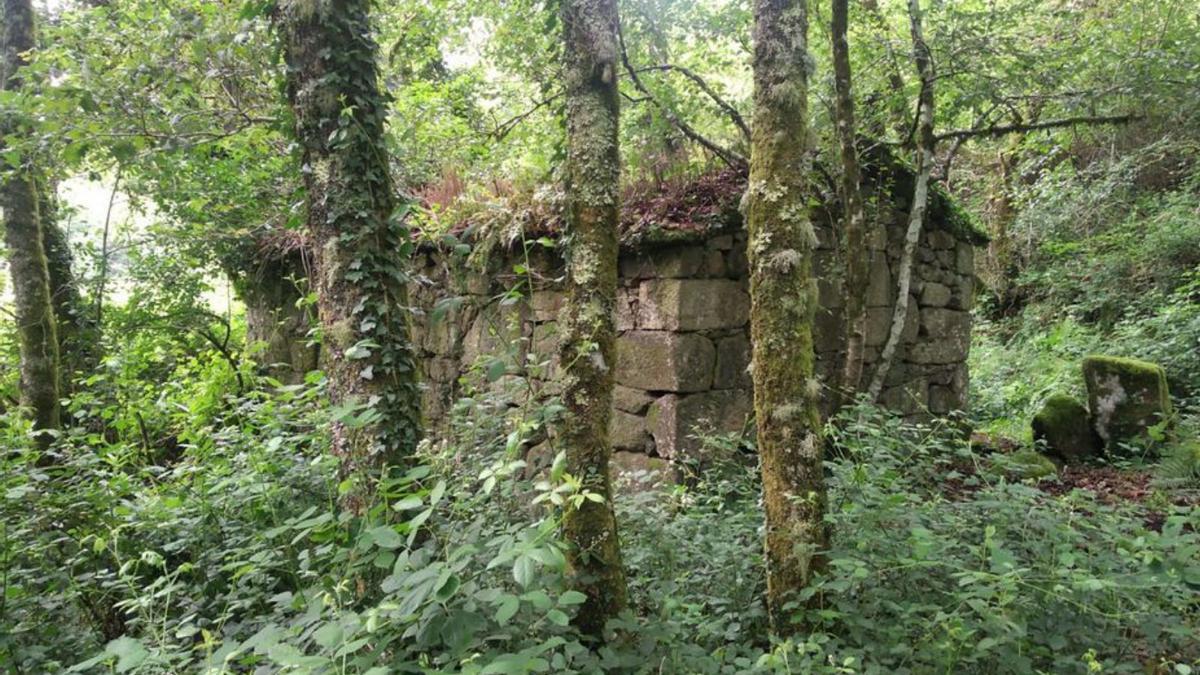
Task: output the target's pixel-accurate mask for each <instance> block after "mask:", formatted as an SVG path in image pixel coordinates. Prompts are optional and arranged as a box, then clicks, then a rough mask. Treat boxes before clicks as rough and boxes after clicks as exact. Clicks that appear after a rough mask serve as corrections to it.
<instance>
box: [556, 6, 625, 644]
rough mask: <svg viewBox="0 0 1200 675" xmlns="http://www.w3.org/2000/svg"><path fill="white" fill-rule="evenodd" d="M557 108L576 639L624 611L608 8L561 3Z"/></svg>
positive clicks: (616, 164)
mask: <svg viewBox="0 0 1200 675" xmlns="http://www.w3.org/2000/svg"><path fill="white" fill-rule="evenodd" d="M562 26H563V34H564V46H565V50H564V54H565V63H564V69H563V75H564V79H565V84H566V94H567V99H566V107H567V111H566V112H567V115H566V118H567V165H566V178H567V237H566V241H567V245H566V246H567V250H566V254H567V299H566V302H565V304H564V306H563V313H562V318H561V319H560V323H559V325H560V330H561V331H562V334H561V341H560V353H559V357H560V360H561V363H562V367H563V375H564V381H563V403H564V405H565V407H566V408H567V412H566V416H565V419H564V421H563V425H562V434H561V438H562V442H563V445H564V447H565V448H566V455H567V471H568V472H569V473H571V475H573V476H576V477H578V478H579V479H580V480H581V481H582V483H583V489H584V490H586V491H588V492H592V493H596V494H598V495H600V496H602V497H603V498H604V499H603V502H595V501H592V500H585V501H584V502H583V504H582V505H581V506H580V507H579V508H578V509H573V510H570V511H568V512H567V514H566V517H565V523H564V530H565V536H566V539H567V541H568V542H569V544H570V552H569V554H568V558H567V560H568V567H569V573H570V575H571V577H572V583H573V584H574V587H575V588H576V589H577V590H579V591H580V592H582V593H583V594H584V595H586V596H587V600H586V601H585V602H584V603H583V606H582V607H581V608H580V610H579V613H578V615H577V616H576V619H575V621H576V624H577V625H578V627H579V628H580V630H581V631H583V632H584V633H586V634H589V635H593V636H599V635H601V634H602V632H603V629H604V624H605V622H606V621H607V620H608V619H610V618H612V617H613V616H615V615H616V614H617V613H618V612H620V611H621V610H622V609H624V608H625V606H626V603H627V592H626V586H625V572H624V568H623V566H622V562H621V547H620V542H619V541H618V538H617V523H616V517H615V515H614V513H613V505H612V484H611V479H610V475H609V459H610V457H611V455H612V447H611V445H610V443H609V437H608V424H609V417H610V415H611V409H612V392H613V367H614V365H615V364H614V360H615V358H616V327H615V324H614V312H615V308H616V295H617V206H618V199H619V191H620V189H619V188H620V186H619V177H620V152H619V147H618V141H617V120H618V110H619V104H618V98H617V96H618V93H617V67H618V58H619V55H618V51H619V49H618V46H617V3H616V0H564V1H563V3H562Z"/></svg>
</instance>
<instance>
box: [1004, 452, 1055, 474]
mask: <svg viewBox="0 0 1200 675" xmlns="http://www.w3.org/2000/svg"><path fill="white" fill-rule="evenodd" d="M996 462H997V466H998V468H1000V470H1002V471H1003V472H1004V474H1005V475H1007V476H1009V477H1010V478H1017V479H1021V480H1042V479H1043V478H1051V477H1054V476H1057V475H1058V467H1057V466H1056V465H1055V464H1054V462H1053V461H1051V460H1050V458H1049V457H1047V456H1045V455H1043V454H1041V453H1040V452H1036V451H1034V450H1020V451H1018V452H1014V453H1013V454H1011V455H997V456H996Z"/></svg>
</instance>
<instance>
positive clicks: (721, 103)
mask: <svg viewBox="0 0 1200 675" xmlns="http://www.w3.org/2000/svg"><path fill="white" fill-rule="evenodd" d="M653 71H661V72H676V73H679V74H680V75H683V76H684V77H686V78H687V79H689V80H691V81H692V83H693V84H695V85H696V86H697V87H699V88H700V91H702V92H704V93H705V94H707V95H708V97H709V98H711V99H712V100H713V102H714V103H716V104H717V107H719V108H720V109H721V110H724V111H725V114H726V115H727V116H728V117H729V119H730V120H732V121H733V123H734V124H735V125H737V128H738V130H740V131H741V132H742V136H743V137H744V138H745V139H746V141H747V142H749V140H750V125H749V124H746V119H745V118H744V117H742V114H741V113H740V112H738V110H737V108H735V107H733V104H731V103H730V102H728V101H726V100H725V99H724V98H722V97H721V95H720V94H718V93H717V92H716V90H714V89H713V88H712V87H711V86H709V84H708V83H707V82H705V81H704V78H702V77H700V76H699V75H697V74H696V73H695V72H694V71H692V70H690V69H688V68H685V67H683V66H679V65H675V64H673V63H664V64H662V65H658V66H644V67H642V68H638V72H639V73H646V72H653Z"/></svg>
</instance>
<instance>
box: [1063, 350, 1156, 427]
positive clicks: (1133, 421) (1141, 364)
mask: <svg viewBox="0 0 1200 675" xmlns="http://www.w3.org/2000/svg"><path fill="white" fill-rule="evenodd" d="M1083 381H1084V383H1085V384H1086V385H1087V391H1088V408H1089V409H1090V410H1091V412H1092V424H1093V427H1094V428H1095V430H1096V433H1097V434H1098V435H1099V436H1100V439H1101V440H1102V441H1103V443H1104V445H1105V448H1106V449H1108V450H1113V449H1114V448H1116V447H1118V446H1119V444H1120V443H1122V442H1136V441H1139V440H1146V439H1147V438H1148V436H1147V433H1146V432H1147V430H1148V429H1149V428H1150V427H1151V426H1153V425H1156V424H1159V423H1160V422H1163V421H1169V420H1170V419H1171V415H1172V408H1171V396H1170V393H1169V392H1168V390H1167V374H1166V371H1164V370H1163V368H1162V366H1159V365H1157V364H1154V363H1149V362H1147V361H1138V360H1137V359H1126V358H1120V357H1116V356H1089V357H1087V358H1085V359H1084V360H1083Z"/></svg>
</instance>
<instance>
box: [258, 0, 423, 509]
mask: <svg viewBox="0 0 1200 675" xmlns="http://www.w3.org/2000/svg"><path fill="white" fill-rule="evenodd" d="M369 7H370V2H369V0H282V1H281V2H280V3H279V4H278V5H277V7H276V14H275V20H276V23H277V25H278V28H279V32H280V36H281V39H282V43H283V53H284V58H285V61H286V63H287V84H286V88H287V96H288V101H289V103H290V104H291V107H292V112H293V114H294V116H295V133H296V138H297V140H298V141H299V144H300V147H301V154H302V157H301V166H302V172H303V174H304V184H305V188H306V192H307V205H308V232H309V236H310V237H311V241H312V245H313V253H314V258H315V267H316V270H315V272H316V273H315V283H314V287H315V289H316V292H317V308H318V313H319V315H320V320H321V326H322V330H323V339H324V344H325V346H326V348H327V350H328V363H327V367H326V374H327V376H328V379H329V382H328V390H329V397H330V399H331V401H332V402H333V404H334V405H335V406H337V407H339V408H342V409H346V408H347V407H353V406H358V407H360V408H361V410H359V413H358V414H357V415H356V416H355V417H356V419H355V420H354V421H353V423H352V424H348V423H347V420H348V419H349V417H350V416H349V415H347V414H343V415H341V416H340V417H339V419H336V420H335V421H334V423H333V447H332V449H333V452H334V454H335V455H336V456H337V457H338V458H339V460H340V469H339V473H340V477H341V478H342V479H343V480H346V479H350V480H351V484H352V487H351V489H349V490H348V491H346V493H345V494H344V496H343V498H342V501H343V507H344V508H346V509H347V510H349V511H350V512H352V513H357V514H361V513H363V512H364V510H365V508H366V507H367V506H368V505H369V502H370V496H371V494H372V493H373V489H374V484H375V482H376V479H377V478H378V477H379V474H380V473H381V470H382V469H383V468H384V467H385V466H396V465H403V464H405V463H407V462H408V460H409V458H410V456H411V455H412V453H413V450H414V449H415V448H416V444H417V441H418V439H419V438H420V422H421V420H420V400H421V397H420V391H419V389H418V386H417V368H416V364H415V362H414V356H413V351H412V345H411V343H410V339H409V336H410V328H409V303H408V291H407V288H406V281H407V275H406V269H405V262H404V261H405V260H406V259H407V257H408V256H407V252H408V251H409V250H410V248H411V246H412V244H411V240H410V237H409V234H408V230H407V228H406V227H405V226H404V224H403V222H402V215H403V214H401V213H398V212H397V209H396V197H395V194H394V191H393V190H394V188H393V185H392V180H391V175H390V174H389V170H388V164H387V156H386V150H385V147H384V140H383V134H384V124H385V121H386V116H387V110H386V107H387V106H386V98H385V96H384V95H383V94H382V93H381V92H380V90H379V83H378V71H377V67H376V51H377V48H376V44H375V41H374V39H373V37H372V35H371V27H370V21H369Z"/></svg>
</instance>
